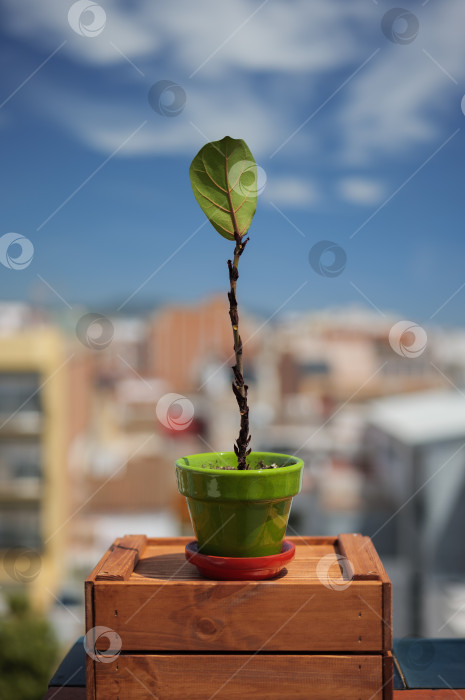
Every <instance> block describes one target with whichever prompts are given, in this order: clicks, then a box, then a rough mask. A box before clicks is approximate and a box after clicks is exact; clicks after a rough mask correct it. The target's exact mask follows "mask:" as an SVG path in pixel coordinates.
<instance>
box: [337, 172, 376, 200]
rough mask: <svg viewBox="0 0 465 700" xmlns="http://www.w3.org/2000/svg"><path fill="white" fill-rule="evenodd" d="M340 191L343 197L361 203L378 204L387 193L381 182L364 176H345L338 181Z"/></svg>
mask: <svg viewBox="0 0 465 700" xmlns="http://www.w3.org/2000/svg"><path fill="white" fill-rule="evenodd" d="M338 191H339V194H340V196H341V197H342V199H345V200H346V201H347V202H351V203H352V204H361V205H370V204H378V203H379V202H380V201H381V200H382V199H383V197H385V194H386V190H385V187H384V185H383V184H382V183H381V182H379V181H377V180H373V179H371V178H370V179H368V178H364V177H345V178H343V179H342V180H340V181H339V183H338Z"/></svg>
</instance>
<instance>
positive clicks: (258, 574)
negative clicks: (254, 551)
mask: <svg viewBox="0 0 465 700" xmlns="http://www.w3.org/2000/svg"><path fill="white" fill-rule="evenodd" d="M294 555H295V546H294V545H293V544H292V542H289V540H284V542H283V547H282V549H281V551H280V552H279V554H269V555H267V556H264V557H215V556H212V555H210V554H201V553H199V551H198V549H197V541H196V540H193V541H192V542H189V544H187V545H186V559H187V561H188V562H189V563H190V564H194V566H196V567H197V569H198V570H199V572H200V573H201V574H202V576H205V577H206V578H212V579H215V580H220V581H262V580H264V579H267V578H272V577H273V576H276V574H279V572H280V571H281V570H282V569H283V568H284V567H285V566H286V564H288V563H289V562H290V561H292V559H293V558H294Z"/></svg>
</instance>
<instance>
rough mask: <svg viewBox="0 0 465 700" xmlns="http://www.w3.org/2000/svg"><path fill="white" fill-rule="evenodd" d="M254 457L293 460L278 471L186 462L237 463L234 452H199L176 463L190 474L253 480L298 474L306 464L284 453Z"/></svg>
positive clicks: (255, 453) (258, 452)
mask: <svg viewBox="0 0 465 700" xmlns="http://www.w3.org/2000/svg"><path fill="white" fill-rule="evenodd" d="M251 455H254V456H256V457H257V459H265V460H266V459H267V458H268V457H271V458H272V459H273V460H275V458H279V459H280V460H283V461H286V462H287V461H290V460H292V463H291V464H287V465H285V466H280V467H279V468H278V469H211V468H209V467H202V466H198V464H195V465H194V464H186V462H185V461H184V460H189V459H191V460H192V459H194V458H195V461H196V462H198V461H200V460H202V459H203V460H205V461H208V460H209V459H210V460H211V459H212V456H214V457H215V458H216V459H218V457H219V458H220V459H225V461H230V460H231V459H232V460H233V461H236V463H237V457H236V455H235V453H234V452H231V451H229V452H199V453H194V454H191V455H186V456H185V457H179V458H178V459H177V460H176V461H175V464H176V468H177V469H184V470H186V471H188V472H194V473H196V474H206V475H211V476H215V475H221V476H224V477H226V478H247V477H249V478H252V477H255V478H257V476H258V475H260V476H261V477H262V478H264V477H268V478H272V477H273V476H275V475H278V474H281V475H282V474H289V473H292V472H298V471H300V470H301V469H302V468H303V466H304V462H303V460H302V459H300V457H295V456H293V455H288V454H284V453H282V452H262V451H255V450H254V451H253V452H251V454H250V455H249V457H250V456H251Z"/></svg>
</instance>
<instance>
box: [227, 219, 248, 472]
mask: <svg viewBox="0 0 465 700" xmlns="http://www.w3.org/2000/svg"><path fill="white" fill-rule="evenodd" d="M234 239H235V241H236V247H235V248H234V260H233V261H232V262H231V260H228V269H229V283H230V291H229V292H228V299H229V318H230V319H231V326H232V330H233V337H234V353H235V356H236V364H235V365H234V367H233V368H232V370H233V373H234V379H233V383H232V389H233V392H234V396H235V397H236V401H237V405H238V406H239V412H240V414H241V426H240V430H239V435H238V438H237V440H236V442H235V444H234V452H235V453H236V455H237V468H238V469H247V462H246V458H247V456H248V455H249V454H250V452H251V450H250V448H249V443H250V437H251V436H250V434H249V405H248V403H247V389H248V386H247V384H245V383H244V372H243V367H242V340H241V336H240V334H239V314H238V311H237V296H236V285H237V280H238V278H239V272H238V265H239V258H240V256H241V255H242V253H243V252H244V248H245V246H246V244H247V241H248V240H249V239H248V238H245V239H244V240H242V236H241V235H240V234H239V233H237V231H235V232H234Z"/></svg>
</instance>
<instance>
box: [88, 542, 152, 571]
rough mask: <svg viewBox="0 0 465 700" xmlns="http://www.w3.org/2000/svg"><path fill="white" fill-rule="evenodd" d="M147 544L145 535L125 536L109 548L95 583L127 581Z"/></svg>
mask: <svg viewBox="0 0 465 700" xmlns="http://www.w3.org/2000/svg"><path fill="white" fill-rule="evenodd" d="M146 544H147V538H146V536H145V535H125V536H124V537H121V538H120V539H118V540H117V541H116V542H115V543H114V544H113V545H112V546H111V547H110V553H109V556H107V557H106V558H105V561H104V563H103V564H102V566H101V567H100V569H99V571H98V572H97V575H96V576H95V580H96V581H127V580H128V579H129V577H130V576H131V574H132V572H133V571H134V567H135V566H136V564H137V562H138V561H139V556H140V554H141V552H143V551H144V549H145V546H146Z"/></svg>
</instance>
